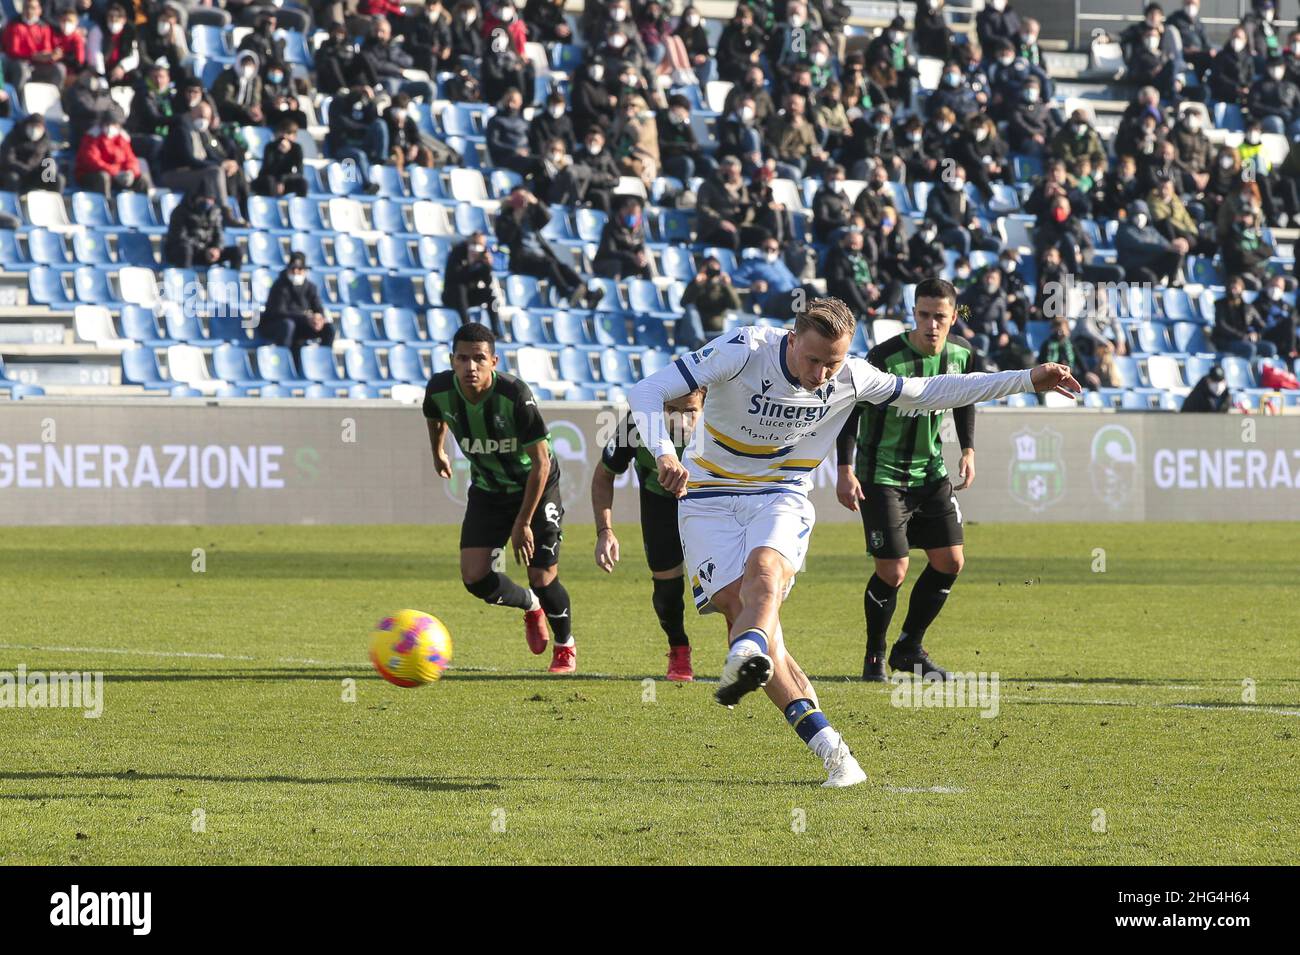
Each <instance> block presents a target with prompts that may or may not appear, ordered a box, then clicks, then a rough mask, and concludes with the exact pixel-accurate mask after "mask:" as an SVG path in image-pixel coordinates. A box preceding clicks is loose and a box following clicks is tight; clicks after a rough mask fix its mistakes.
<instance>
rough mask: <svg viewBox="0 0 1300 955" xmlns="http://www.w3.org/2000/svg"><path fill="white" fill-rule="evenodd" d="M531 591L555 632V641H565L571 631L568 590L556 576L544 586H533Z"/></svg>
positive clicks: (552, 630)
mask: <svg viewBox="0 0 1300 955" xmlns="http://www.w3.org/2000/svg"><path fill="white" fill-rule="evenodd" d="M533 593H535V594H537V599H538V600H540V601H541V602H542V610H544V611H545V612H546V619H547V621H548V622H549V623H550V625H551V633H553V634H555V642H556V643H567V642H568V641H569V636H570V635H571V634H572V633H573V620H572V619H571V618H570V617H569V592H568V591H567V590H565V589H564V584H562V583H560V579H559V578H558V577H557V578H555V580H552V581H551V582H550V583H549V584H547V585H546V586H545V587H534V588H533Z"/></svg>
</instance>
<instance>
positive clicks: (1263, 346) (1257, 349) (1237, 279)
mask: <svg viewBox="0 0 1300 955" xmlns="http://www.w3.org/2000/svg"><path fill="white" fill-rule="evenodd" d="M1245 291H1246V283H1245V281H1244V280H1243V279H1242V277H1241V276H1240V275H1230V276H1228V284H1227V290H1226V294H1225V295H1224V296H1223V298H1221V299H1219V300H1218V301H1216V302H1215V303H1214V329H1213V330H1212V331H1211V332H1210V341H1211V342H1213V344H1214V347H1215V348H1216V349H1218V350H1219V351H1221V352H1229V353H1231V354H1233V355H1238V356H1240V357H1242V358H1244V359H1246V360H1247V361H1254V360H1255V358H1256V357H1257V356H1258V357H1261V358H1275V357H1276V356H1277V348H1276V347H1275V346H1274V345H1273V343H1272V342H1270V341H1266V340H1265V339H1264V337H1263V335H1264V332H1265V331H1266V330H1267V329H1266V328H1265V326H1264V322H1263V320H1262V319H1261V318H1260V317H1259V312H1257V311H1255V307H1254V306H1253V305H1251V304H1250V303H1249V302H1247V301H1246V299H1245V298H1244V297H1243V293H1244V292H1245Z"/></svg>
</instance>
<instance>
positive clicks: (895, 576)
mask: <svg viewBox="0 0 1300 955" xmlns="http://www.w3.org/2000/svg"><path fill="white" fill-rule="evenodd" d="M907 566H908V560H907V558H906V557H904V558H903V559H902V560H888V561H886V560H878V561H876V576H877V577H879V578H880V579H881V580H883V581H884V582H885V583H886V584H888V585H889V586H890V587H893V588H895V589H897V588H899V587H901V586H903V581H904V580H906V579H907Z"/></svg>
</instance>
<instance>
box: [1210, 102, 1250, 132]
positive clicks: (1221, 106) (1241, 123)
mask: <svg viewBox="0 0 1300 955" xmlns="http://www.w3.org/2000/svg"><path fill="white" fill-rule="evenodd" d="M1214 125H1215V127H1216V128H1218V129H1225V130H1227V131H1228V132H1234V133H1240V132H1243V131H1244V130H1245V129H1246V118H1245V116H1244V115H1243V114H1242V111H1241V107H1240V106H1238V105H1237V104H1236V103H1215V104H1214Z"/></svg>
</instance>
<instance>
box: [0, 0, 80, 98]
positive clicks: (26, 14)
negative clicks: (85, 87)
mask: <svg viewBox="0 0 1300 955" xmlns="http://www.w3.org/2000/svg"><path fill="white" fill-rule="evenodd" d="M42 12H43V8H42V7H41V4H40V2H39V0H23V4H22V16H21V18H18V17H16V18H14V19H13V20H10V21H9V22H8V23H6V24H5V26H4V30H3V32H0V50H3V51H4V77H5V79H6V80H7V81H8V82H9V83H10V84H11V85H12V86H13V87H14V88H15V89H16V90H18V91H20V92H21V91H22V88H23V87H24V86H26V85H27V82H28V81H29V80H36V81H37V82H40V83H53V84H55V85H56V86H60V87H61V86H62V85H63V81H64V78H65V76H66V70H65V68H64V66H63V63H62V62H61V60H62V59H63V53H62V51H60V50H58V49H56V48H55V43H54V30H53V29H52V28H51V27H50V25H49V24H48V23H46V22H45V21H44V20H42V19H41V14H42Z"/></svg>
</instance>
